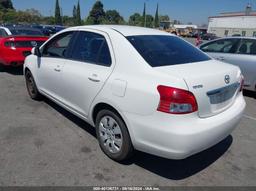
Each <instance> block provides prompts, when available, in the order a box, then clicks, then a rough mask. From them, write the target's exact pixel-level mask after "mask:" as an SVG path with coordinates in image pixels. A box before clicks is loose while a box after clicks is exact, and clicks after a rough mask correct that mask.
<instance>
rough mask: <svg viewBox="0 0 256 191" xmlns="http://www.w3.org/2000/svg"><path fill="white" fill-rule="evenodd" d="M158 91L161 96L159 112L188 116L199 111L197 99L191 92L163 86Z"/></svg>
mask: <svg viewBox="0 0 256 191" xmlns="http://www.w3.org/2000/svg"><path fill="white" fill-rule="evenodd" d="M157 90H158V92H159V94H160V102H159V106H158V109H157V110H158V111H161V112H165V113H171V114H188V113H193V112H195V111H197V110H198V106H197V102H196V98H195V96H194V95H193V93H191V92H189V91H186V90H182V89H178V88H173V87H168V86H162V85H160V86H158V87H157Z"/></svg>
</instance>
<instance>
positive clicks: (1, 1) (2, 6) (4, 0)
mask: <svg viewBox="0 0 256 191" xmlns="http://www.w3.org/2000/svg"><path fill="white" fill-rule="evenodd" d="M8 9H12V10H13V9H14V8H13V4H12V1H11V0H0V10H8Z"/></svg>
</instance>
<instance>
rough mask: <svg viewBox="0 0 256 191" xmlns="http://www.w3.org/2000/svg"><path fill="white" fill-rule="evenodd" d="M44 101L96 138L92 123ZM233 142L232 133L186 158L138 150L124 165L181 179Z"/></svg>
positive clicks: (211, 160)
mask: <svg viewBox="0 0 256 191" xmlns="http://www.w3.org/2000/svg"><path fill="white" fill-rule="evenodd" d="M44 101H45V103H47V104H48V105H49V106H51V107H52V108H54V109H55V110H56V111H58V112H59V113H61V114H62V115H63V116H64V117H66V118H67V119H69V120H70V121H72V122H73V123H75V124H76V125H77V126H79V127H80V128H82V129H84V130H85V131H86V132H88V133H89V134H91V135H92V136H94V137H95V138H96V132H95V129H94V128H93V127H92V126H91V125H89V124H88V123H86V122H85V121H83V120H81V119H80V118H78V117H76V116H75V115H73V114H72V113H70V112H68V111H66V110H65V109H63V108H62V107H60V106H58V105H57V104H55V103H54V102H52V101H51V100H49V99H47V98H45V99H44ZM232 142H233V138H232V136H231V135H230V136H228V137H227V138H226V139H224V140H223V141H221V142H220V143H218V144H217V145H215V146H213V147H211V148H209V149H207V150H205V151H203V152H201V153H198V154H196V155H193V156H191V157H189V158H187V159H184V160H170V159H165V158H161V157H157V156H153V155H150V154H147V153H143V152H139V151H136V153H135V156H134V157H132V158H131V159H130V160H128V161H125V162H124V163H122V165H131V164H136V165H138V166H139V167H141V168H144V169H146V170H148V171H150V172H152V173H154V174H157V175H159V176H161V177H165V178H168V179H172V180H181V179H185V178H187V177H190V176H192V175H195V174H197V173H198V172H200V171H202V170H204V169H206V168H207V167H208V166H210V165H211V164H213V163H214V162H215V161H216V160H218V159H219V158H220V157H221V156H222V155H223V154H224V153H225V152H226V151H227V150H228V148H229V147H230V146H231V144H232Z"/></svg>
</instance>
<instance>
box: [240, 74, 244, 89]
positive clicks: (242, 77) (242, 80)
mask: <svg viewBox="0 0 256 191" xmlns="http://www.w3.org/2000/svg"><path fill="white" fill-rule="evenodd" d="M243 88H244V76H243V75H241V80H240V90H239V91H240V92H241V91H243Z"/></svg>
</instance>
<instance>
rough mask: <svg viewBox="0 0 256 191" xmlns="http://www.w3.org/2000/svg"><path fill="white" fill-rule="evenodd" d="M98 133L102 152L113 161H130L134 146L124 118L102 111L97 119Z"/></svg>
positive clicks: (108, 111) (111, 112)
mask: <svg viewBox="0 0 256 191" xmlns="http://www.w3.org/2000/svg"><path fill="white" fill-rule="evenodd" d="M96 133H97V138H98V141H99V145H100V148H101V149H102V151H103V152H104V153H105V154H106V155H107V156H108V157H109V158H111V159H113V160H115V161H118V162H121V161H125V160H127V159H129V158H130V157H131V156H132V154H133V152H134V149H133V146H132V142H131V138H130V135H129V132H128V130H127V127H126V125H125V123H124V121H123V120H122V118H121V117H120V116H119V115H118V114H117V113H115V112H113V111H110V110H101V111H100V112H99V113H98V114H97V117H96Z"/></svg>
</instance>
